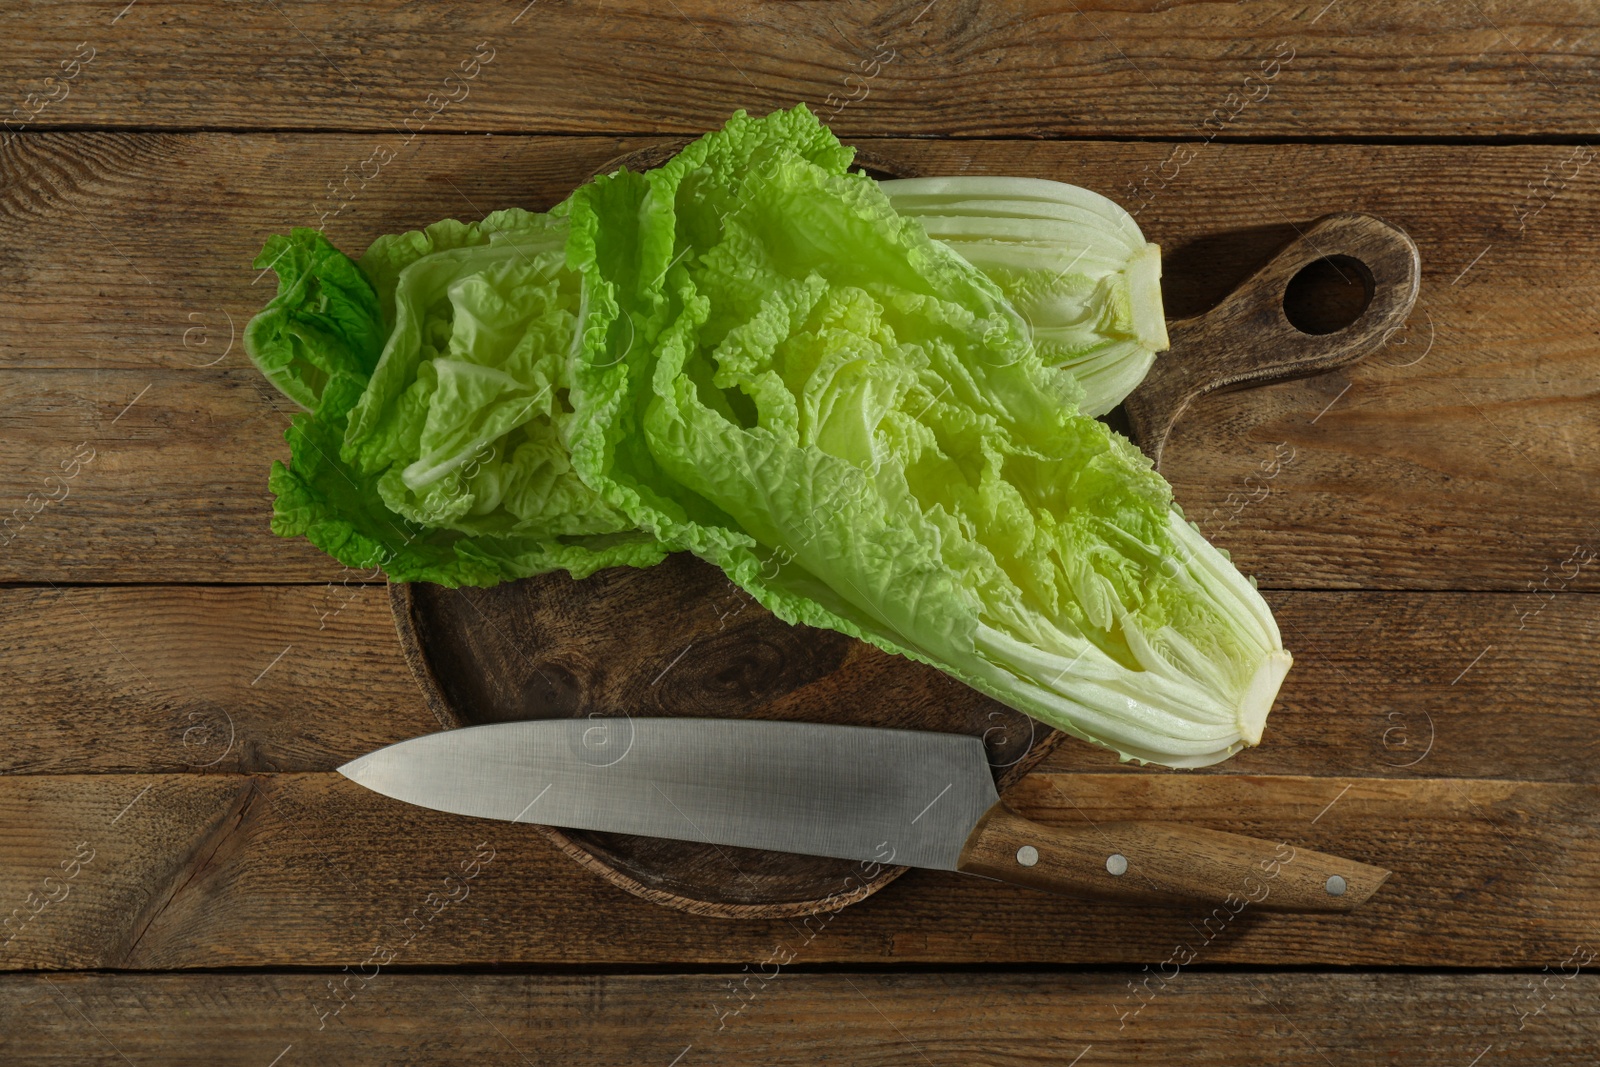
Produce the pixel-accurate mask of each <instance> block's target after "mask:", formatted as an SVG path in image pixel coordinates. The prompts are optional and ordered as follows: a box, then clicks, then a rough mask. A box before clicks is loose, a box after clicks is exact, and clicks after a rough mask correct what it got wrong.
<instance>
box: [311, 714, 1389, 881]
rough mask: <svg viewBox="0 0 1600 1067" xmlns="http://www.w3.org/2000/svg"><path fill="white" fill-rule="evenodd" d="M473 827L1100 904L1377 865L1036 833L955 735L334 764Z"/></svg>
mask: <svg viewBox="0 0 1600 1067" xmlns="http://www.w3.org/2000/svg"><path fill="white" fill-rule="evenodd" d="M339 772H340V773H341V774H343V775H344V776H345V777H347V778H349V779H350V780H351V781H354V782H357V783H359V784H360V785H363V786H365V787H367V788H368V789H372V790H375V791H376V792H379V793H382V794H384V795H385V796H389V797H393V798H394V799H396V800H403V801H405V802H407V803H409V804H418V805H421V806H422V807H427V808H434V809H436V810H439V811H448V812H455V813H456V814H460V815H471V816H477V817H479V818H489V819H504V820H509V821H511V822H527V823H542V824H545V825H550V826H561V827H567V828H570V829H582V830H599V831H607V832H612V833H623V834H641V835H645V836H649V837H664V838H671V839H674V840H679V841H698V842H710V843H712V844H716V845H733V846H739V847H744V848H760V849H770V850H773V851H778V852H798V853H802V854H805V855H810V856H832V857H836V858H839V859H847V860H858V861H861V862H863V863H877V864H883V865H890V864H905V865H907V866H912V867H929V868H933V869H935V870H942V871H961V872H964V873H967V874H976V875H983V876H986V877H989V878H997V879H1001V880H1003V881H1007V882H1014V883H1017V884H1019V885H1026V886H1032V887H1034V888H1036V889H1044V890H1049V891H1052V892H1057V893H1069V894H1075V895H1082V896H1095V897H1108V898H1114V899H1118V900H1137V901H1166V900H1178V899H1191V900H1203V901H1208V902H1216V903H1219V904H1223V905H1225V906H1228V907H1230V908H1234V909H1235V910H1237V909H1238V908H1241V907H1243V906H1244V904H1245V903H1246V902H1248V903H1249V904H1251V905H1252V906H1254V907H1257V908H1262V909H1267V910H1275V911H1349V910H1350V909H1352V908H1354V907H1356V906H1357V905H1359V904H1361V903H1362V902H1363V901H1365V900H1366V899H1367V898H1368V897H1370V896H1371V895H1372V894H1373V893H1374V892H1375V891H1376V890H1377V888H1378V886H1379V885H1381V884H1382V883H1383V881H1384V879H1386V878H1387V877H1388V876H1389V872H1388V871H1386V870H1384V869H1382V868H1380V867H1372V866H1368V865H1367V864H1363V863H1357V862H1354V861H1352V860H1347V859H1341V858H1339V857H1337V856H1330V855H1328V854H1326V853H1322V852H1313V851H1312V850H1310V849H1306V848H1297V847H1293V846H1290V845H1288V844H1277V843H1274V842H1270V841H1264V840H1260V839H1257V838H1253V837H1246V836H1244V835H1241V834H1230V833H1223V832H1221V831H1217V830H1208V829H1204V828H1202V827H1198V826H1189V825H1186V824H1183V823H1164V822H1112V823H1098V824H1096V823H1091V822H1090V821H1088V820H1087V819H1085V820H1084V822H1083V823H1081V824H1079V825H1069V826H1044V825H1040V824H1037V823H1033V822H1030V821H1028V820H1027V819H1024V818H1023V817H1022V816H1020V815H1018V814H1016V813H1015V812H1013V811H1011V810H1010V809H1008V808H1007V807H1006V806H1005V805H1004V804H1003V803H1002V802H1001V801H1000V797H999V794H998V793H997V792H996V791H995V785H994V779H993V777H992V775H991V773H990V770H989V763H988V760H987V759H986V758H985V755H984V747H983V742H982V741H981V740H979V739H978V738H976V737H971V736H968V735H965V734H943V733H929V732H923V731H915V730H883V729H875V728H869V727H860V726H830V725H821V724H817V723H799V722H768V721H759V720H748V719H677V718H629V717H617V718H583V719H539V720H533V721H529V722H507V723H493V724H490V725H485V726H471V727H466V728H463V729H459V730H447V731H444V732H443V733H436V734H428V735H425V736H423V737H416V738H412V739H410V740H408V741H401V742H399V743H398V744H394V745H390V746H388V747H387V748H381V749H379V750H378V751H376V752H373V753H370V754H368V755H365V756H362V757H360V758H359V759H355V760H352V761H351V762H349V763H347V764H345V765H344V766H342V767H340V768H339Z"/></svg>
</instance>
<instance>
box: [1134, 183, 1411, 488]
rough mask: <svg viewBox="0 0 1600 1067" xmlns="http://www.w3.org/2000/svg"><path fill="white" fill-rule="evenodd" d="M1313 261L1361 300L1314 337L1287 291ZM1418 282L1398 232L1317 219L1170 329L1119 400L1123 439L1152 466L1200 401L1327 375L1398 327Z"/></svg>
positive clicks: (1375, 347)
mask: <svg viewBox="0 0 1600 1067" xmlns="http://www.w3.org/2000/svg"><path fill="white" fill-rule="evenodd" d="M1319 263H1326V264H1328V265H1329V266H1330V267H1331V268H1332V270H1334V271H1335V272H1337V273H1338V274H1340V275H1346V272H1348V278H1347V280H1348V281H1350V282H1353V283H1355V284H1356V285H1358V286H1360V287H1362V288H1364V289H1365V290H1366V292H1365V294H1364V296H1365V297H1366V300H1365V301H1364V302H1363V304H1362V305H1361V306H1358V307H1357V309H1356V310H1357V312H1358V313H1357V314H1356V315H1355V316H1354V318H1353V320H1352V321H1350V322H1348V323H1345V324H1343V325H1342V328H1336V329H1326V330H1322V329H1319V330H1316V331H1314V332H1312V331H1306V330H1302V329H1300V328H1299V327H1298V326H1297V325H1295V323H1294V322H1293V321H1292V319H1291V317H1290V314H1289V312H1290V310H1291V309H1290V306H1289V305H1290V301H1291V300H1292V299H1293V297H1291V295H1290V294H1291V291H1292V290H1293V288H1294V285H1295V281H1296V279H1297V278H1299V277H1300V276H1301V275H1302V274H1303V273H1304V272H1305V271H1306V270H1307V269H1308V268H1311V267H1313V266H1315V265H1317V264H1319ZM1340 263H1342V264H1343V269H1342V270H1341V268H1340V266H1339V264H1340ZM1421 281H1422V266H1421V264H1420V263H1419V261H1418V258H1417V246H1416V245H1415V244H1414V243H1413V242H1412V240H1411V238H1410V237H1408V236H1407V235H1406V234H1405V232H1404V231H1403V230H1400V229H1398V228H1396V227H1395V226H1393V225H1392V224H1390V223H1387V222H1385V221H1384V220H1382V219H1380V218H1378V217H1377V216H1376V215H1363V214H1361V213H1359V212H1351V211H1346V212H1341V213H1338V214H1334V215H1325V216H1323V217H1322V218H1320V219H1317V220H1316V221H1315V222H1313V223H1311V224H1310V225H1308V226H1307V227H1306V229H1305V232H1304V233H1301V234H1297V235H1296V236H1295V238H1294V239H1293V240H1291V241H1290V242H1289V243H1288V244H1287V245H1286V246H1285V247H1284V248H1283V249H1282V250H1280V251H1279V252H1277V253H1276V254H1275V255H1274V256H1273V257H1272V259H1271V260H1269V261H1268V262H1267V263H1266V265H1265V266H1263V267H1262V268H1261V269H1260V270H1258V271H1257V272H1256V273H1254V274H1252V275H1251V276H1250V277H1249V278H1247V279H1245V280H1244V281H1243V282H1241V283H1240V284H1239V286H1238V288H1236V289H1234V290H1233V291H1232V292H1231V293H1229V294H1228V295H1227V296H1226V297H1225V298H1224V299H1223V301H1222V303H1220V304H1218V305H1217V306H1216V307H1214V308H1212V309H1211V310H1210V311H1207V312H1205V313H1204V314H1202V315H1195V316H1192V317H1190V318H1183V319H1175V320H1174V321H1172V322H1171V323H1169V324H1168V326H1167V329H1168V332H1169V334H1170V336H1171V339H1172V347H1171V348H1170V349H1169V350H1168V351H1167V352H1165V353H1164V354H1163V355H1162V356H1161V358H1160V359H1158V360H1157V361H1156V363H1155V365H1154V366H1152V367H1151V368H1150V373H1149V374H1147V375H1145V378H1144V381H1142V382H1140V383H1139V386H1138V388H1136V389H1135V390H1134V391H1133V392H1131V393H1129V394H1128V396H1127V399H1125V400H1124V401H1123V402H1122V410H1123V414H1124V416H1125V417H1126V418H1127V420H1128V427H1129V433H1128V437H1129V438H1130V439H1131V440H1132V441H1133V442H1134V443H1135V444H1137V445H1138V446H1139V447H1140V448H1141V449H1142V450H1143V451H1144V453H1145V455H1147V456H1149V457H1150V459H1151V460H1152V461H1153V462H1154V463H1155V465H1156V467H1157V468H1159V467H1160V466H1161V451H1162V448H1163V447H1164V446H1165V445H1166V443H1167V437H1168V435H1169V434H1170V433H1171V432H1172V427H1173V424H1174V423H1176V422H1177V421H1178V420H1179V419H1180V418H1182V417H1183V414H1184V412H1185V411H1187V410H1188V408H1189V405H1191V404H1192V403H1194V401H1196V400H1198V399H1199V398H1200V397H1202V396H1205V395H1207V394H1208V393H1213V392H1233V391H1235V390H1238V389H1251V388H1257V387H1260V386H1262V385H1268V384H1271V383H1273V382H1285V381H1294V380H1297V379H1300V378H1310V377H1312V376H1314V375H1324V374H1327V373H1329V372H1331V371H1335V370H1339V369H1341V368H1344V367H1347V366H1349V365H1350V364H1352V363H1355V362H1356V361H1357V360H1359V359H1362V358H1364V357H1366V356H1370V355H1372V354H1373V353H1375V352H1377V351H1379V350H1381V349H1382V348H1384V347H1385V346H1386V345H1387V344H1388V342H1389V339H1390V338H1391V337H1393V336H1394V335H1395V334H1396V333H1398V332H1399V331H1400V330H1401V329H1403V328H1404V327H1405V324H1406V320H1407V318H1408V317H1409V316H1410V314H1411V311H1412V308H1413V307H1414V306H1415V304H1416V299H1417V288H1418V286H1419V285H1420V284H1421Z"/></svg>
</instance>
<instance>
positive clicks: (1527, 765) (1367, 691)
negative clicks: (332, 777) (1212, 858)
mask: <svg viewBox="0 0 1600 1067" xmlns="http://www.w3.org/2000/svg"><path fill="white" fill-rule="evenodd" d="M1268 600H1269V602H1270V603H1271V604H1272V606H1273V609H1274V611H1275V612H1276V613H1277V617H1278V620H1279V625H1280V626H1281V627H1282V629H1283V632H1284V634H1285V635H1286V638H1287V639H1288V641H1289V644H1290V645H1291V647H1293V648H1294V649H1295V652H1296V655H1297V661H1296V664H1295V668H1294V670H1293V671H1292V672H1291V673H1290V675H1289V679H1288V681H1287V682H1286V683H1285V686H1284V689H1283V691H1282V693H1281V694H1280V699H1279V705H1278V707H1277V709H1276V710H1275V711H1274V712H1273V713H1272V718H1271V719H1270V720H1269V725H1268V729H1267V735H1266V741H1265V743H1264V744H1263V745H1262V746H1261V747H1259V748H1256V749H1251V750H1249V751H1247V752H1244V753H1241V754H1240V755H1238V756H1236V757H1234V758H1233V759H1231V760H1229V761H1227V762H1226V763H1223V764H1221V765H1219V766H1217V767H1215V768H1211V769H1209V770H1207V771H1205V772H1200V773H1216V774H1320V775H1338V776H1350V777H1466V778H1502V779H1523V780H1528V781H1545V782H1584V783H1596V782H1600V760H1597V759H1596V758H1595V756H1596V748H1595V746H1596V740H1595V729H1594V708H1593V694H1594V693H1595V692H1596V691H1600V662H1597V661H1596V659H1595V657H1594V656H1592V655H1590V654H1589V652H1588V650H1589V649H1591V648H1592V647H1593V643H1594V640H1595V638H1596V636H1597V635H1600V597H1594V596H1589V595H1574V594H1566V595H1563V596H1560V597H1558V598H1557V599H1556V600H1554V601H1542V602H1541V601H1540V600H1537V599H1535V598H1532V597H1525V596H1504V595H1496V594H1472V593H1425V594H1416V593H1353V592H1335V593H1316V592H1269V593H1268ZM1541 603H1542V604H1543V610H1539V607H1540V605H1541ZM749 610H757V609H755V608H751V609H749ZM527 651H528V653H529V654H530V655H533V656H538V655H541V654H542V650H540V649H537V648H530V649H528V650H527ZM776 654H779V655H782V654H783V650H782V649H778V650H776ZM852 654H853V655H857V656H860V657H864V658H868V659H881V658H882V654H881V653H878V652H876V651H874V650H872V649H869V648H867V647H866V646H865V645H861V646H858V648H857V650H856V651H855V652H854V653H852ZM569 668H570V664H569ZM863 669H865V667H863ZM774 670H776V671H779V672H780V673H782V671H783V668H781V667H774ZM0 691H4V692H5V693H7V694H9V695H8V696H7V698H6V699H4V700H3V701H0V734H3V735H4V736H5V737H6V738H7V744H6V746H5V748H4V750H3V751H0V771H4V772H9V773H13V774H17V773H22V774H80V773H104V772H121V773H127V772H148V773H155V772H178V771H183V770H186V769H194V768H203V769H207V770H210V771H214V772H222V771H229V772H264V771H327V770H332V769H333V768H335V767H337V766H338V765H339V764H341V763H343V762H345V761H346V760H349V759H353V758H354V757H356V756H358V755H360V754H362V753H364V752H367V751H370V750H372V749H374V748H377V747H379V746H381V745H384V744H388V743H390V742H392V741H398V740H401V739H402V738H405V737H410V736H414V735H416V734H419V733H426V732H429V731H432V730H436V729H438V728H439V727H438V723H437V722H436V721H435V720H434V718H433V716H432V715H431V714H430V713H429V712H428V710H427V708H426V707H425V705H424V704H423V700H422V697H421V694H420V693H419V691H418V690H417V687H416V686H415V684H414V683H413V682H412V680H411V676H410V672H409V671H408V669H407V667H406V665H405V662H404V661H403V659H402V658H401V656H400V650H399V647H398V644H397V642H396V639H395V632H394V624H393V621H392V620H391V618H390V615H389V607H388V598H387V596H386V595H385V590H384V589H383V587H382V586H367V585H362V584H356V583H350V584H347V583H346V582H345V581H335V582H333V583H330V584H327V585H317V586H267V587H255V586H206V587H194V586H186V587H163V586H140V587H122V588H118V587H109V588H60V589H50V588H42V587H35V588H11V589H0ZM803 694H804V687H802V688H801V690H799V691H797V696H796V699H803V698H804V697H803ZM713 696H714V694H709V693H708V694H707V695H706V698H707V699H711V698H713ZM632 710H634V711H635V712H636V713H639V714H648V713H649V712H650V709H649V708H637V709H632ZM1046 766H1047V767H1048V768H1050V769H1054V770H1058V771H1096V772H1116V771H1123V772H1127V773H1130V774H1135V775H1153V774H1163V773H1165V772H1161V771H1158V770H1156V769H1154V768H1137V767H1134V766H1133V765H1128V766H1125V767H1119V766H1118V765H1117V763H1116V762H1115V757H1114V756H1113V755H1112V754H1110V753H1108V752H1105V751H1104V750H1102V749H1098V748H1093V747H1091V746H1089V745H1085V744H1082V743H1079V742H1077V741H1072V740H1068V741H1066V742H1064V743H1063V744H1062V745H1061V746H1060V747H1058V748H1057V749H1056V751H1055V752H1054V753H1053V754H1052V755H1051V756H1050V757H1049V762H1048V763H1047V764H1046ZM1185 773H1194V772H1185Z"/></svg>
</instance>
